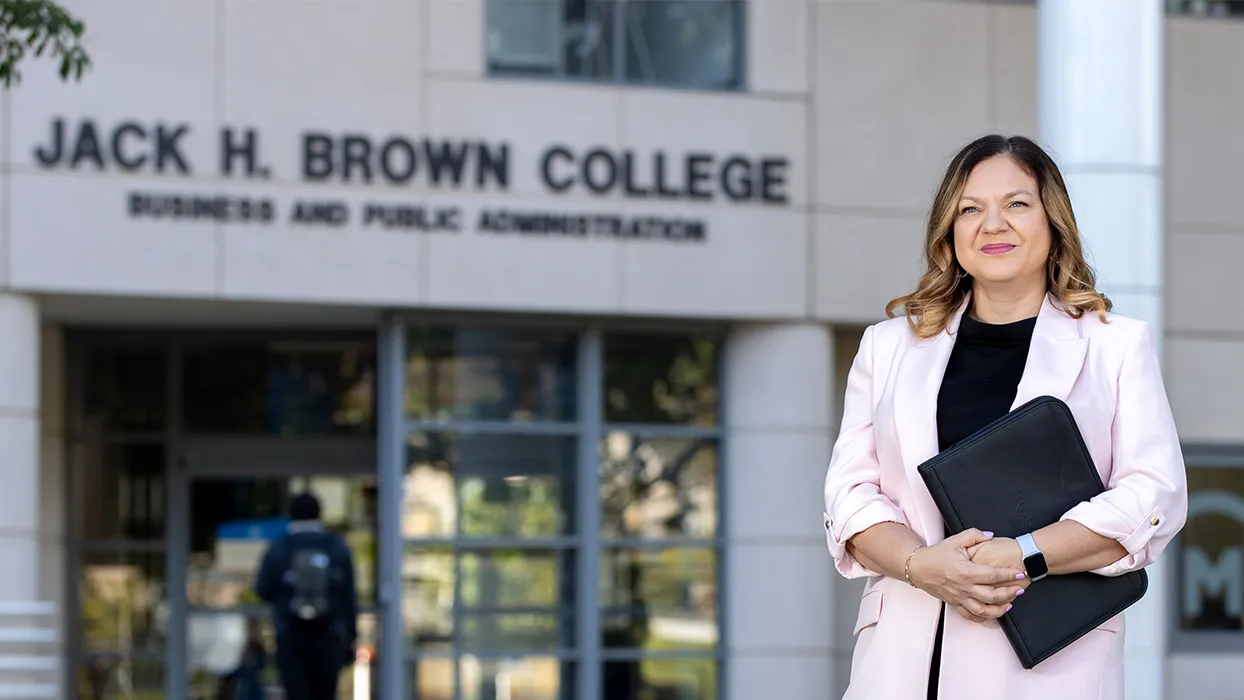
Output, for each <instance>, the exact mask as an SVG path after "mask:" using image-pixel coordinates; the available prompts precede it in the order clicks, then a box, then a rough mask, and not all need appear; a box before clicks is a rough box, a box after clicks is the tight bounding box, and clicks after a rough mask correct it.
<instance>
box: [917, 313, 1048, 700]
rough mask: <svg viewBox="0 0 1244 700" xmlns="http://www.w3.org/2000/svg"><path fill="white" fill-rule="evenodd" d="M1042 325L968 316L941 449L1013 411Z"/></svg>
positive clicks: (931, 694)
mask: <svg viewBox="0 0 1244 700" xmlns="http://www.w3.org/2000/svg"><path fill="white" fill-rule="evenodd" d="M1036 324H1037V319H1036V317H1035V316H1034V317H1032V318H1026V319H1024V320H1023V321H1015V322H1014V323H999V324H994V323H982V322H981V321H977V320H975V319H973V318H972V317H971V316H968V315H967V314H964V315H963V319H962V320H961V321H960V323H959V332H958V335H957V337H956V339H955V347H954V349H953V350H951V351H950V361H949V362H948V363H947V364H946V373H945V374H944V375H942V388H941V389H940V390H939V391H938V393H937V449H938V451H941V450H945V449H946V448H948V447H950V446H951V445H954V444H955V443H956V442H959V441H960V440H962V439H963V438H965V437H967V436H969V435H971V434H972V433H974V432H976V431H977V430H980V429H981V428H983V427H985V426H986V425H989V424H990V423H992V422H993V421H995V420H997V419H999V418H1001V417H1002V416H1005V415H1006V414H1007V413H1009V412H1010V410H1011V404H1012V403H1014V402H1015V392H1016V391H1018V390H1019V380H1020V379H1021V378H1023V376H1024V365H1025V364H1026V363H1027V362H1028V348H1029V346H1030V345H1031V344H1032V330H1033V328H1035V327H1036ZM946 534H947V535H949V534H950V533H949V532H948V533H946ZM945 619H946V606H945V605H943V606H942V612H941V615H940V616H939V617H938V619H937V635H936V637H934V644H933V656H932V659H930V665H929V687H928V695H927V698H928V700H937V685H938V677H939V676H940V675H941V664H942V631H943V629H944V625H945Z"/></svg>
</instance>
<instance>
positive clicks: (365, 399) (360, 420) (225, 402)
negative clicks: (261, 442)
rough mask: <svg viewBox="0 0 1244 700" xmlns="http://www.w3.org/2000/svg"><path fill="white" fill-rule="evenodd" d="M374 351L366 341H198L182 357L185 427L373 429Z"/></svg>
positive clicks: (294, 431) (299, 431)
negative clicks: (204, 343) (215, 343)
mask: <svg viewBox="0 0 1244 700" xmlns="http://www.w3.org/2000/svg"><path fill="white" fill-rule="evenodd" d="M375 374H376V357H375V350H374V348H373V347H372V346H371V345H370V344H362V343H358V344H356V343H330V342H325V343H319V342H278V343H271V344H253V345H228V346H210V347H207V346H203V347H199V346H192V347H189V348H187V349H186V351H185V354H184V356H183V359H182V384H183V387H184V392H185V397H184V399H183V401H182V403H183V407H184V412H185V418H184V420H185V428H186V430H187V431H189V432H194V433H216V434H234V435H237V434H244V435H330V434H343V433H344V434H368V433H371V432H372V431H373V430H374V416H373V410H374V406H375Z"/></svg>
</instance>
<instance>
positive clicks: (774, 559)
mask: <svg viewBox="0 0 1244 700" xmlns="http://www.w3.org/2000/svg"><path fill="white" fill-rule="evenodd" d="M832 347H833V346H832V341H831V337H830V332H829V329H828V328H827V327H825V326H823V325H817V324H790V325H754V326H744V327H739V328H736V329H734V330H733V331H732V333H731V334H730V338H729V341H728V342H727V345H726V351H725V370H724V387H723V393H722V395H723V398H724V400H725V409H724V414H725V427H726V430H727V439H726V451H725V459H724V468H725V470H724V474H723V478H722V481H723V485H724V487H725V504H724V505H725V508H724V512H725V518H724V525H723V527H724V535H725V538H726V551H725V556H726V567H725V569H726V577H725V581H724V582H723V584H722V590H723V593H724V595H725V599H724V601H723V602H724V608H723V611H724V613H725V621H724V622H725V629H724V640H725V647H726V648H725V651H726V655H727V657H728V658H727V662H726V663H727V674H726V683H727V684H728V686H729V690H728V693H729V697H732V698H828V697H831V695H832V690H833V689H834V688H835V687H838V684H835V683H834V679H833V671H832V665H831V664H830V663H828V661H829V659H830V657H831V655H832V649H833V636H834V635H833V625H832V622H833V597H832V593H833V590H834V589H835V582H834V580H833V579H834V574H833V565H832V563H831V561H830V558H829V556H828V555H827V554H826V552H825V542H824V536H823V535H822V534H821V532H820V531H819V530H818V528H817V527H815V526H816V525H817V524H818V522H819V521H817V518H818V517H819V515H820V513H821V511H822V510H824V508H823V506H822V505H821V502H820V499H821V495H820V494H819V493H818V488H817V484H820V483H821V482H822V481H823V480H824V478H825V468H826V466H827V465H828V464H829V454H830V448H831V445H832V436H831V430H830V422H831V414H832V406H833V394H834V389H833V387H832V386H831V384H832V379H831V376H832V375H831V367H832V365H833V351H832Z"/></svg>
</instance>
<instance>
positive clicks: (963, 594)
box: [906, 529, 1028, 622]
mask: <svg viewBox="0 0 1244 700" xmlns="http://www.w3.org/2000/svg"><path fill="white" fill-rule="evenodd" d="M1007 542H1010V543H1012V544H1013V541H1012V540H1003V539H999V540H997V541H993V533H991V532H981V531H980V530H976V529H971V530H964V531H963V532H961V533H959V534H957V535H954V536H952V537H949V538H947V539H945V540H942V541H941V542H939V543H937V544H935V545H930V546H928V547H921V548H919V549H917V550H916V551H915V552H912V554H911V557H910V558H909V559H908V561H907V567H906V568H907V574H908V578H909V581H910V583H911V584H912V585H913V586H915V587H916V588H919V589H920V590H922V591H924V592H926V593H928V594H929V595H932V596H933V597H935V598H937V599H938V600H941V601H943V602H945V603H946V604H947V605H948V606H949V607H950V608H951V609H952V610H954V611H955V612H957V613H959V615H960V616H961V617H963V618H964V619H966V620H971V621H972V622H984V621H985V620H994V619H997V618H999V617H1002V615H1003V614H1004V613H1006V611H1008V610H1010V609H1011V602H1012V601H1014V600H1015V597H1016V596H1019V595H1023V592H1024V587H1025V585H1026V584H1027V583H1028V582H1027V580H1026V576H1025V574H1024V570H1023V568H1022V567H1021V566H1019V565H1015V566H1011V565H998V563H997V562H999V561H1000V560H1006V559H1011V557H1008V556H998V553H999V551H998V550H1003V551H1005V550H1004V549H1003V547H1004V545H1005V543H1007ZM986 543H991V544H996V545H998V546H997V547H989V548H985V547H984V545H985V544H986ZM1014 550H1015V554H1016V555H1018V554H1019V546H1018V545H1014ZM975 555H984V556H976V558H977V559H978V561H973V558H974V556H975ZM1017 558H1018V557H1016V559H1017Z"/></svg>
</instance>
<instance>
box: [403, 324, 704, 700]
mask: <svg viewBox="0 0 1244 700" xmlns="http://www.w3.org/2000/svg"><path fill="white" fill-rule="evenodd" d="M592 338H597V339H598V338H600V336H595V335H592V336H589V337H584V336H582V335H579V334H574V333H567V332H562V331H520V330H509V329H495V328H493V329H480V328H462V327H439V328H427V327H419V328H412V329H411V330H410V331H409V332H408V333H407V334H406V350H405V355H404V356H405V392H404V404H405V409H406V417H407V433H406V438H405V444H404V447H405V460H404V461H405V464H406V471H405V476H404V488H403V495H402V506H401V533H402V538H403V541H404V555H403V560H402V562H401V567H400V568H401V572H402V574H401V575H402V588H401V591H402V616H403V622H402V625H403V630H404V636H405V639H406V650H407V656H408V659H409V669H408V672H407V677H408V678H410V683H409V686H408V687H409V692H410V695H411V696H412V697H413V699H414V700H455V699H457V698H470V697H494V696H495V697H516V698H517V697H522V698H529V699H530V700H569V699H570V698H583V699H584V700H590V699H591V698H604V699H606V700H645V699H647V698H656V697H695V698H702V699H703V700H716V698H717V685H718V674H719V663H718V655H719V644H718V629H719V626H718V606H717V600H718V592H717V581H718V572H719V568H720V556H719V552H720V546H719V542H718V526H717V524H718V518H719V515H718V489H717V474H718V469H719V465H718V459H717V455H718V453H719V450H718V444H719V441H720V437H721V436H720V427H719V425H718V421H717V415H718V405H717V403H718V402H717V372H718V370H717V361H718V360H717V347H718V341H717V340H716V339H715V338H700V337H694V338H692V337H686V336H682V335H651V334H649V335H643V336H636V335H630V334H618V335H606V336H605V337H604V338H603V340H600V341H599V342H597V341H594V340H592ZM584 397H592V399H591V401H590V402H587V403H585V401H584ZM592 493H595V494H596V497H594V498H588V494H592ZM584 617H587V618H590V623H589V624H587V625H584V624H582V622H583V618H584ZM585 629H589V630H592V634H593V635H597V636H595V638H592V637H584V636H583V634H582V633H583V630H585ZM583 664H586V665H588V667H590V668H591V669H593V671H594V673H584V674H581V673H580V672H579V671H580V668H581V665H583ZM588 678H591V679H595V681H593V682H597V683H599V687H598V688H592V689H586V690H585V689H584V688H582V687H581V685H580V684H581V683H582V682H584V679H588Z"/></svg>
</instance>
